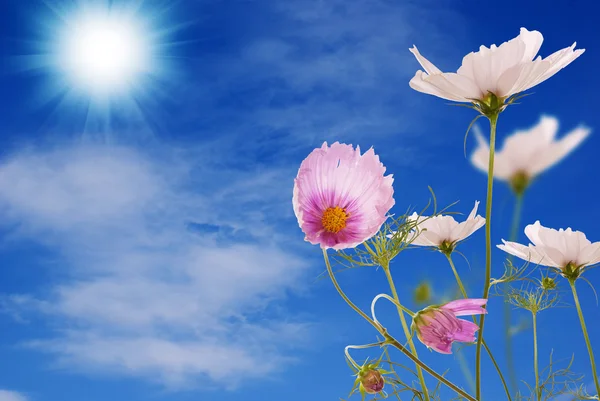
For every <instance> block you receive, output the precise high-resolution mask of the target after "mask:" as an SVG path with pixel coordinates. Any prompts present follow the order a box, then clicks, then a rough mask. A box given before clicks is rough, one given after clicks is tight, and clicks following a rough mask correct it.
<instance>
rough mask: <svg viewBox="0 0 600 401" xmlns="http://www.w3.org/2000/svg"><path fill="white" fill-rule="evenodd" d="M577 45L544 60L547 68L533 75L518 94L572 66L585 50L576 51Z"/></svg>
mask: <svg viewBox="0 0 600 401" xmlns="http://www.w3.org/2000/svg"><path fill="white" fill-rule="evenodd" d="M575 45H576V44H575V43H573V45H572V46H571V47H567V48H565V49H562V50H559V51H557V52H555V53H553V54H551V55H550V56H548V57H546V58H545V59H544V60H543V63H544V66H545V67H546V68H544V69H542V70H541V71H539V72H540V73H539V74H537V72H538V71H536V73H532V74H531V75H530V77H529V79H528V80H527V81H526V82H525V84H524V85H523V86H522V87H521V88H519V89H518V92H523V91H526V90H527V89H530V88H532V87H534V86H536V85H539V84H541V83H542V82H544V81H545V80H547V79H548V78H550V77H552V76H553V75H554V74H556V73H557V72H559V71H560V70H562V69H563V68H565V67H566V66H567V65H569V64H571V63H572V62H573V61H574V60H575V59H576V58H578V57H579V56H581V55H582V54H583V52H585V49H578V50H576V51H573V50H574V49H575Z"/></svg>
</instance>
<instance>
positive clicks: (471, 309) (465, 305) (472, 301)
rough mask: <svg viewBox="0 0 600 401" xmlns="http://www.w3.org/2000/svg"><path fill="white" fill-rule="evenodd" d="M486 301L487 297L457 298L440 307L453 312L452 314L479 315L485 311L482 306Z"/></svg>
mask: <svg viewBox="0 0 600 401" xmlns="http://www.w3.org/2000/svg"><path fill="white" fill-rule="evenodd" d="M487 301H488V300H487V299H477V298H467V299H457V300H455V301H451V302H448V303H447V304H445V305H442V306H441V307H440V308H441V309H445V310H448V311H450V312H452V313H454V316H469V315H481V314H485V313H487V310H486V309H484V308H482V306H484V305H485V304H486V303H487Z"/></svg>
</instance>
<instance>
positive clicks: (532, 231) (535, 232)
mask: <svg viewBox="0 0 600 401" xmlns="http://www.w3.org/2000/svg"><path fill="white" fill-rule="evenodd" d="M541 228H542V225H541V224H540V221H539V220H537V221H536V222H535V223H533V224H528V225H527V226H526V227H525V235H526V236H527V238H529V241H531V242H532V243H533V245H543V244H542V241H541V240H540V237H539V232H540V229H541Z"/></svg>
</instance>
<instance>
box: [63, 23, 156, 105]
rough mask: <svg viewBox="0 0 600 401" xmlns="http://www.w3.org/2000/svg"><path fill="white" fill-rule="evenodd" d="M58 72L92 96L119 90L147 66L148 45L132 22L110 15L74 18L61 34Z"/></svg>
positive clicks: (132, 80)
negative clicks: (60, 61) (92, 94)
mask: <svg viewBox="0 0 600 401" xmlns="http://www.w3.org/2000/svg"><path fill="white" fill-rule="evenodd" d="M62 39H63V40H62V46H61V53H62V54H61V55H60V58H61V60H62V63H61V64H62V69H63V71H64V72H65V73H67V74H68V76H69V78H70V79H71V80H72V81H73V84H75V85H77V86H79V87H81V88H85V89H87V90H89V91H91V92H93V93H98V92H100V93H106V92H115V91H117V92H118V91H123V90H124V89H127V87H128V86H129V85H132V84H134V83H135V79H136V76H137V75H138V74H139V73H141V72H143V71H144V68H145V66H147V65H148V62H149V60H148V56H149V54H148V53H149V51H148V43H147V38H144V33H143V32H142V31H141V29H139V27H138V26H137V24H136V23H135V21H132V20H131V19H126V18H119V17H115V16H111V15H101V14H99V13H98V14H97V15H88V16H84V17H81V16H80V17H78V18H76V19H75V21H74V22H73V23H71V24H69V25H67V27H66V29H65V31H64V32H63V34H62Z"/></svg>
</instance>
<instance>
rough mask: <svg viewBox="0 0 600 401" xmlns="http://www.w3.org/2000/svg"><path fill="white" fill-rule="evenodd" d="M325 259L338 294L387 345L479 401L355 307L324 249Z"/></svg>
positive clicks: (460, 393)
mask: <svg viewBox="0 0 600 401" xmlns="http://www.w3.org/2000/svg"><path fill="white" fill-rule="evenodd" d="M323 257H324V258H325V265H326V266H327V273H328V274H329V278H330V279H331V281H332V283H333V286H334V287H335V289H336V290H337V292H338V293H339V294H340V296H341V297H342V299H343V300H344V301H346V303H347V304H348V306H350V307H351V308H352V309H354V311H355V312H356V313H358V314H359V315H361V316H362V317H363V318H364V319H365V320H366V321H367V322H369V323H370V324H371V325H372V326H373V327H374V328H375V329H376V330H377V331H378V332H379V334H381V335H382V336H383V337H384V338H385V339H386V343H387V344H390V345H391V346H393V347H394V348H396V349H398V350H399V351H400V352H402V353H403V354H404V355H406V356H407V357H408V358H409V359H410V360H411V361H413V362H414V363H415V364H417V365H419V367H421V369H423V370H424V371H425V372H427V373H429V374H430V375H431V376H433V377H435V378H436V379H437V380H439V381H440V382H442V383H443V384H444V385H445V386H447V387H448V388H450V389H452V390H453V391H455V392H456V393H457V394H459V395H460V396H462V397H464V398H465V399H467V400H468V401H477V399H476V398H474V397H473V396H471V395H469V394H467V393H466V392H465V391H464V390H462V389H461V388H459V387H458V386H457V385H455V384H454V383H452V382H451V381H449V380H448V379H446V378H445V377H444V376H442V375H440V374H439V373H437V372H436V371H435V370H433V369H431V368H430V367H429V366H427V365H426V364H425V363H424V362H422V361H421V360H420V359H419V358H417V357H416V356H414V355H413V354H412V353H411V352H410V351H409V350H408V349H406V347H404V346H403V345H402V344H400V343H399V342H398V341H397V340H396V339H395V338H394V337H392V336H391V335H389V334H388V333H387V330H386V329H385V328H384V327H382V326H381V325H380V324H378V323H376V322H375V321H374V320H372V319H371V318H370V317H369V316H367V314H366V313H364V312H363V311H362V310H361V309H360V308H359V307H358V306H356V305H354V303H353V302H352V301H351V300H350V298H348V297H347V296H346V294H344V291H342V288H341V287H340V285H339V284H338V282H337V280H336V278H335V275H334V274H333V270H332V269H331V264H330V263H329V257H328V256H327V250H325V249H323Z"/></svg>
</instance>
